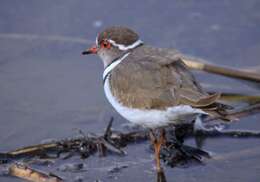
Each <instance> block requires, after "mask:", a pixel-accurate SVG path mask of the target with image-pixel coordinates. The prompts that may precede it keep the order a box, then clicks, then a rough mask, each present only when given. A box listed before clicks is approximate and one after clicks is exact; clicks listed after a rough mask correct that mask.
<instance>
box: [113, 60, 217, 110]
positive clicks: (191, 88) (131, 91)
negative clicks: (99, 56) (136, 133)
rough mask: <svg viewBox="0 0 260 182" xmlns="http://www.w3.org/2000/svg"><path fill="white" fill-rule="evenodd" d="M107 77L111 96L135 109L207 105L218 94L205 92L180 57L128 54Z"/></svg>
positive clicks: (212, 101) (214, 99)
mask: <svg viewBox="0 0 260 182" xmlns="http://www.w3.org/2000/svg"><path fill="white" fill-rule="evenodd" d="M158 60H159V61H158ZM110 79H111V80H110V83H111V86H112V93H113V95H115V96H117V98H119V101H120V102H121V103H122V104H124V105H128V106H131V107H136V108H142V109H154V108H156V109H164V108H167V107H172V106H177V105H180V104H189V105H191V106H193V107H198V108H199V107H204V108H206V107H207V106H210V105H212V104H213V103H214V102H215V101H216V100H217V99H218V98H219V94H214V95H208V94H207V93H206V92H204V91H203V90H202V88H201V87H200V85H199V84H198V83H197V82H196V80H195V78H194V77H193V75H192V74H191V73H190V71H189V70H188V69H187V68H186V66H185V65H184V63H183V62H182V61H181V60H172V61H171V60H169V59H167V58H163V57H157V56H147V57H142V58H141V59H139V60H136V61H132V60H131V57H128V58H127V59H126V60H124V61H123V62H122V63H120V64H119V65H118V66H117V67H116V68H115V69H114V70H113V71H112V74H111V78H110Z"/></svg>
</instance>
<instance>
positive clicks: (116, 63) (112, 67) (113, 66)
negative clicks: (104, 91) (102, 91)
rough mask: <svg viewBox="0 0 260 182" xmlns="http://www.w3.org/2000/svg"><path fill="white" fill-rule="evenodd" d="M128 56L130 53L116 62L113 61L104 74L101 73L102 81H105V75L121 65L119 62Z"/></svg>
mask: <svg viewBox="0 0 260 182" xmlns="http://www.w3.org/2000/svg"><path fill="white" fill-rule="evenodd" d="M129 54H130V52H128V53H126V54H124V55H123V56H122V57H119V58H118V59H117V60H115V61H113V62H112V63H111V64H110V65H108V66H107V67H106V68H105V70H104V72H103V80H104V81H105V78H106V77H107V75H108V74H109V73H110V72H111V71H112V70H113V69H114V68H115V67H116V66H117V65H118V64H119V63H121V61H123V60H124V59H125V58H126V57H127V56H128V55H129Z"/></svg>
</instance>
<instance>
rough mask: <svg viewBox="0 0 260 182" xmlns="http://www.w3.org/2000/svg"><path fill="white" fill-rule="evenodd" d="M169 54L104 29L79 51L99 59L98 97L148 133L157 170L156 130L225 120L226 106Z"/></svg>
mask: <svg viewBox="0 0 260 182" xmlns="http://www.w3.org/2000/svg"><path fill="white" fill-rule="evenodd" d="M171 53H172V52H171ZM171 53H170V52H169V50H168V49H166V48H165V49H164V48H156V47H153V46H149V45H147V44H145V43H144V42H143V41H142V40H141V39H140V37H139V35H138V33H136V32H135V31H134V30H132V29H130V28H128V27H124V26H111V27H108V28H106V29H104V30H103V31H102V32H100V33H98V35H97V37H96V42H95V44H94V45H93V46H92V47H90V48H88V49H86V50H84V51H83V52H82V54H83V55H88V54H96V55H98V56H99V57H100V58H101V60H102V62H103V65H104V71H103V87H104V92H105V95H106V98H107V100H108V101H109V102H110V104H111V105H112V106H113V107H114V109H115V110H116V111H117V112H118V113H119V114H120V115H122V116H123V117H124V118H125V119H126V120H128V121H130V122H132V123H134V124H137V125H141V126H143V127H145V128H149V129H150V131H151V132H150V137H151V140H152V142H153V145H154V151H155V160H156V169H157V170H158V171H160V170H161V165H160V148H161V145H162V144H163V143H164V142H165V141H164V140H165V139H164V137H163V135H164V134H161V136H160V137H159V139H157V138H155V136H154V133H153V131H154V130H155V129H156V128H160V127H163V126H168V125H172V124H173V125H176V126H179V125H183V124H187V123H192V122H194V120H196V119H198V118H200V117H202V116H205V115H208V116H212V117H217V118H220V119H222V120H225V121H230V120H231V118H229V117H228V112H227V109H228V106H226V105H224V104H222V103H220V102H219V101H218V100H219V98H220V94H219V93H214V94H208V93H207V92H206V91H205V90H204V89H203V88H202V87H201V85H200V84H199V83H198V81H197V80H196V78H195V77H194V75H193V74H192V72H191V71H190V70H189V68H188V67H187V66H186V65H185V63H184V62H183V60H182V57H181V56H179V54H178V53H177V52H176V53H174V54H171ZM162 133H163V132H162Z"/></svg>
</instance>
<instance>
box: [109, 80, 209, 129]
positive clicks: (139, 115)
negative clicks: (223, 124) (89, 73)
mask: <svg viewBox="0 0 260 182" xmlns="http://www.w3.org/2000/svg"><path fill="white" fill-rule="evenodd" d="M108 77H109V76H108ZM104 90H105V94H106V97H107V99H108V101H109V102H110V104H111V105H112V106H113V107H114V108H115V109H116V111H117V112H118V113H119V114H121V115H122V116H123V117H124V118H126V119H127V120H129V121H130V122H133V123H135V124H138V125H142V126H144V127H149V128H154V127H159V126H165V125H168V124H170V123H175V124H177V123H183V122H190V121H192V120H193V119H195V117H196V116H197V115H198V114H206V113H205V112H204V111H202V110H200V109H194V108H192V107H191V106H188V105H180V106H175V107H169V108H167V109H166V110H156V109H152V110H146V109H135V108H128V107H125V106H124V105H122V104H121V103H120V102H118V100H117V99H116V98H115V97H114V96H113V95H112V93H111V90H110V85H109V78H107V79H106V80H105V83H104Z"/></svg>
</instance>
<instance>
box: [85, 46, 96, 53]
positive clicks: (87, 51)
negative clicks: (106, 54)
mask: <svg viewBox="0 0 260 182" xmlns="http://www.w3.org/2000/svg"><path fill="white" fill-rule="evenodd" d="M82 54H83V55H87V54H97V47H96V45H94V46H92V47H91V48H89V49H87V50H86V51H83V52H82Z"/></svg>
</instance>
